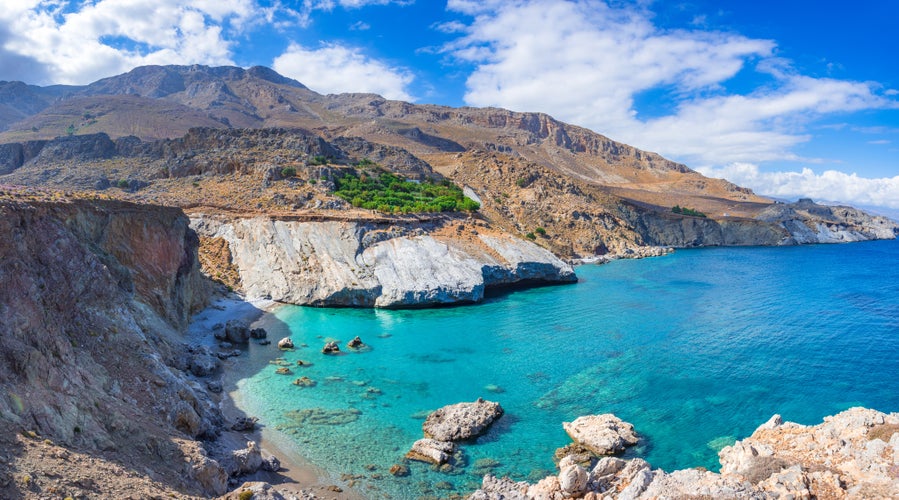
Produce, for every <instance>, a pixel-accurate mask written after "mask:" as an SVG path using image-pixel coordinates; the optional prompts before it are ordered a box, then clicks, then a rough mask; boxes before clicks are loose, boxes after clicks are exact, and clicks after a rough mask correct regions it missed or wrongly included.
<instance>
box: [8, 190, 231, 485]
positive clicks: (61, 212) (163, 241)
mask: <svg viewBox="0 0 899 500" xmlns="http://www.w3.org/2000/svg"><path fill="white" fill-rule="evenodd" d="M2 194H3V195H4V196H2V197H0V234H2V235H3V238H2V239H0V282H2V283H3V286H2V287H0V331H2V332H3V334H2V335H0V352H2V357H0V386H2V387H3V391H2V394H0V422H2V423H3V425H2V431H0V442H2V446H0V449H2V450H3V460H2V462H0V496H2V497H3V498H26V497H35V498H36V497H47V496H51V497H57V496H58V497H59V498H62V497H64V496H72V497H81V496H82V495H89V496H94V495H97V494H100V495H104V496H107V497H108V498H112V497H117V498H124V497H126V496H127V495H135V494H136V495H137V496H140V497H144V498H149V497H156V496H169V495H173V496H184V495H185V494H186V495H191V496H193V495H197V496H201V495H202V496H208V495H218V494H222V493H224V491H225V489H226V486H227V482H226V481H227V475H226V474H225V473H224V472H223V471H222V470H221V467H220V466H219V465H218V464H217V463H216V462H215V461H214V460H212V459H210V458H208V457H207V456H206V453H205V451H203V448H202V446H201V445H200V443H199V442H198V441H196V440H195V438H205V437H212V436H215V435H216V433H217V432H218V429H219V428H220V426H221V425H222V417H221V414H220V412H219V410H218V408H217V407H216V406H215V405H214V404H213V403H212V402H211V400H210V399H209V395H208V393H207V392H206V389H205V388H203V387H201V386H200V385H199V384H197V383H196V382H194V381H192V380H191V379H190V378H189V376H188V375H187V374H186V373H185V372H184V371H183V370H184V368H185V367H184V366H183V365H184V364H185V360H184V357H183V353H184V349H183V344H182V341H183V339H182V337H181V331H182V329H183V328H184V326H185V325H186V323H187V320H188V318H189V315H190V313H191V312H192V311H194V310H196V309H197V308H198V307H199V306H201V305H203V304H204V303H205V302H206V300H207V293H208V291H207V289H206V285H205V282H204V280H203V278H202V277H201V275H200V273H199V264H198V262H197V237H196V234H195V233H194V232H193V231H192V230H191V229H190V228H189V226H188V219H187V217H186V216H185V215H184V214H183V212H181V210H179V209H174V208H164V207H154V206H137V205H133V204H130V203H124V202H119V201H93V200H63V199H58V198H57V199H52V197H51V199H47V197H34V196H31V195H29V194H28V193H27V192H26V191H18V190H12V191H11V192H10V191H9V190H8V189H6V188H4V192H3V193H2ZM149 471H152V472H149Z"/></svg>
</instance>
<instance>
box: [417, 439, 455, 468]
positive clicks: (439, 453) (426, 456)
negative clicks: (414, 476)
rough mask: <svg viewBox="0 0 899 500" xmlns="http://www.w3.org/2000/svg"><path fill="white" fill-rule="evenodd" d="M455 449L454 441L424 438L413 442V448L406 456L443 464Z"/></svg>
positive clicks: (420, 460)
mask: <svg viewBox="0 0 899 500" xmlns="http://www.w3.org/2000/svg"><path fill="white" fill-rule="evenodd" d="M455 451H456V445H455V444H454V443H451V442H448V441H438V440H436V439H428V438H424V439H419V440H418V441H416V442H415V443H413V444H412V449H411V450H409V453H406V458H408V459H410V460H418V461H419V462H426V463H431V464H436V465H441V464H445V463H446V462H448V461H449V459H450V458H451V457H452V456H453V453H454V452H455Z"/></svg>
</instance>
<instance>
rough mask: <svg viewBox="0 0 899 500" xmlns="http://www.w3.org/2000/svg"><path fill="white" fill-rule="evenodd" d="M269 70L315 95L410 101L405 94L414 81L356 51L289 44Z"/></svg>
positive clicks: (335, 47)
mask: <svg viewBox="0 0 899 500" xmlns="http://www.w3.org/2000/svg"><path fill="white" fill-rule="evenodd" d="M272 66H273V67H274V69H275V71H277V72H279V73H281V74H282V75H284V76H288V77H290V78H294V79H296V80H299V81H300V82H302V83H303V84H304V85H306V86H308V87H309V88H311V89H313V90H315V91H318V92H323V93H341V92H372V93H375V94H380V95H382V96H384V97H386V98H388V99H399V100H403V101H414V98H413V97H412V96H411V95H410V94H409V93H408V91H407V90H406V89H407V88H408V86H409V84H411V83H412V80H413V78H414V77H413V76H412V74H411V73H409V72H408V71H407V70H405V69H402V68H396V67H391V66H389V65H387V64H386V63H384V62H381V61H378V60H376V59H372V58H370V57H367V56H366V55H364V54H363V53H362V52H361V51H360V50H359V49H357V48H352V47H345V46H342V45H336V44H331V45H324V46H322V47H321V48H319V49H307V48H304V47H303V46H301V45H299V44H297V43H291V44H290V46H289V47H288V48H287V50H286V51H285V52H284V53H283V54H281V55H280V56H278V57H276V58H275V60H274V62H273V65H272Z"/></svg>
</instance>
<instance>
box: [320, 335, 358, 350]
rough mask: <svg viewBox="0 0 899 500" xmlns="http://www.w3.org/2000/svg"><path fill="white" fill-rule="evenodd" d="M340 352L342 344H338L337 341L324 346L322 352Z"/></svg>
mask: <svg viewBox="0 0 899 500" xmlns="http://www.w3.org/2000/svg"><path fill="white" fill-rule="evenodd" d="M356 338H359V337H356ZM338 352H340V346H339V345H337V342H328V343H327V344H325V346H324V347H322V354H335V353H338Z"/></svg>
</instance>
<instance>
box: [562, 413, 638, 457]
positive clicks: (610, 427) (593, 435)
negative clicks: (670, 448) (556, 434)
mask: <svg viewBox="0 0 899 500" xmlns="http://www.w3.org/2000/svg"><path fill="white" fill-rule="evenodd" d="M562 428H563V429H565V432H566V433H568V436H569V437H571V439H572V441H574V442H575V443H577V444H579V445H581V446H583V447H584V448H587V449H588V450H590V451H591V452H593V453H595V454H596V455H615V454H618V453H621V452H623V451H624V448H625V447H627V446H633V445H635V444H637V441H638V438H637V434H636V433H635V432H634V426H633V425H631V424H629V423H627V422H625V421H623V420H621V419H620V418H618V417H616V416H615V415H612V414H611V413H606V414H603V415H588V416H584V417H578V418H577V419H575V420H574V422H564V423H563V424H562ZM560 463H561V462H560Z"/></svg>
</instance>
